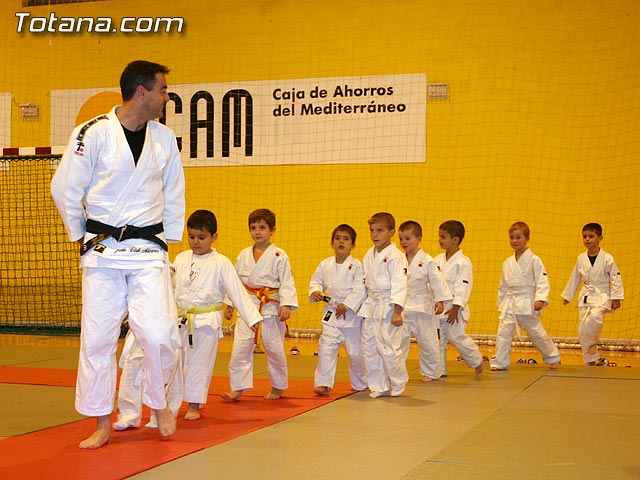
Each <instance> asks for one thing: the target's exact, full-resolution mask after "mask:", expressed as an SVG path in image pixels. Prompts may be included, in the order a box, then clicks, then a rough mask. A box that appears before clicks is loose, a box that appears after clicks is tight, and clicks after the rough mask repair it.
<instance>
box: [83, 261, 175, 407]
mask: <svg viewBox="0 0 640 480" xmlns="http://www.w3.org/2000/svg"><path fill="white" fill-rule="evenodd" d="M127 312H128V313H129V327H130V329H131V330H132V332H133V334H134V335H135V337H136V340H137V341H138V342H139V343H140V346H141V348H142V349H143V351H144V352H145V354H144V357H143V358H142V363H141V370H142V395H143V397H142V398H143V402H144V403H145V404H146V405H148V406H149V407H150V408H152V409H163V408H165V407H166V406H167V401H166V391H165V387H166V386H167V385H168V384H169V383H170V382H171V380H172V379H173V376H174V375H175V372H176V368H177V366H178V348H179V338H178V329H177V326H176V321H175V319H176V316H177V311H176V306H175V302H174V298H173V290H172V287H171V278H170V275H169V268H168V267H162V268H158V267H156V268H142V269H126V270H125V269H115V268H93V267H88V268H85V269H84V271H83V276H82V328H81V333H80V358H79V361H78V378H77V381H76V410H77V411H78V412H79V413H81V414H82V415H87V416H92V417H97V416H103V415H109V414H110V413H111V412H112V411H113V404H114V397H115V391H116V373H117V366H116V358H115V354H116V349H117V346H118V336H119V334H120V325H121V323H122V319H123V318H124V316H125V314H126V313H127Z"/></svg>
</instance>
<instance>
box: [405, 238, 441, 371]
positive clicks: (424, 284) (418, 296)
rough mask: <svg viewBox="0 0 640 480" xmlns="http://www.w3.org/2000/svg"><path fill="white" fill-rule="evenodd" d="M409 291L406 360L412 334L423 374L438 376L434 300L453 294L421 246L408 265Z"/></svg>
mask: <svg viewBox="0 0 640 480" xmlns="http://www.w3.org/2000/svg"><path fill="white" fill-rule="evenodd" d="M407 284H408V293H407V301H406V303H405V306H404V324H403V325H402V344H401V348H402V352H403V354H404V359H405V361H406V359H407V357H408V355H409V347H410V344H411V336H412V335H413V336H414V337H415V338H416V342H417V343H418V346H419V347H420V374H421V375H422V376H423V377H429V378H432V379H434V380H435V379H436V378H438V377H439V376H440V344H439V342H438V326H439V319H438V317H437V316H436V315H435V313H434V311H433V309H434V306H435V302H445V301H447V300H451V293H450V292H449V288H448V287H447V284H446V282H445V280H444V277H443V276H442V274H441V273H440V270H439V268H438V266H437V265H436V263H435V262H434V260H433V258H432V257H431V255H429V254H428V253H425V252H424V250H422V249H419V250H418V252H417V253H416V255H415V257H413V259H412V260H411V263H410V264H409V270H408V273H407Z"/></svg>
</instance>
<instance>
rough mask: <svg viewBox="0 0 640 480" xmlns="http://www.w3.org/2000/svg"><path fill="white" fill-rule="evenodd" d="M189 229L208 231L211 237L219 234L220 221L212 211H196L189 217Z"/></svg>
mask: <svg viewBox="0 0 640 480" xmlns="http://www.w3.org/2000/svg"><path fill="white" fill-rule="evenodd" d="M187 228H193V229H195V230H206V231H208V232H209V233H210V234H211V235H215V234H216V233H217V232H218V220H216V216H215V215H214V214H213V212H212V211H210V210H196V211H195V212H193V213H192V214H191V215H189V218H188V220H187Z"/></svg>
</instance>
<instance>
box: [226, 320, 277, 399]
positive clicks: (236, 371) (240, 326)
mask: <svg viewBox="0 0 640 480" xmlns="http://www.w3.org/2000/svg"><path fill="white" fill-rule="evenodd" d="M285 331H286V325H285V322H281V321H280V319H279V318H278V316H276V315H272V316H268V317H264V321H263V322H262V323H261V324H260V338H261V340H262V345H263V347H264V350H265V352H266V355H267V370H268V372H269V380H270V382H271V387H272V388H277V389H278V390H286V389H287V388H288V386H289V372H288V370H287V357H286V356H285V354H284V334H285ZM233 335H234V338H233V349H232V351H231V361H230V363H229V380H230V383H231V390H233V391H236V392H238V391H243V390H249V389H251V388H253V348H254V339H255V333H254V332H253V330H251V329H250V328H249V326H247V324H246V323H245V321H244V320H243V319H242V318H239V319H238V321H237V322H236V328H235V330H234V333H233Z"/></svg>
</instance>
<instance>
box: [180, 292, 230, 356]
mask: <svg viewBox="0 0 640 480" xmlns="http://www.w3.org/2000/svg"><path fill="white" fill-rule="evenodd" d="M223 308H224V304H222V303H214V304H211V305H198V306H191V307H186V308H185V307H180V306H179V307H178V316H179V317H180V318H183V319H186V321H187V328H188V329H189V347H190V348H193V328H194V327H193V320H194V319H195V318H196V315H198V314H199V313H210V312H219V311H220V310H222V309H223ZM183 325H184V323H183Z"/></svg>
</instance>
